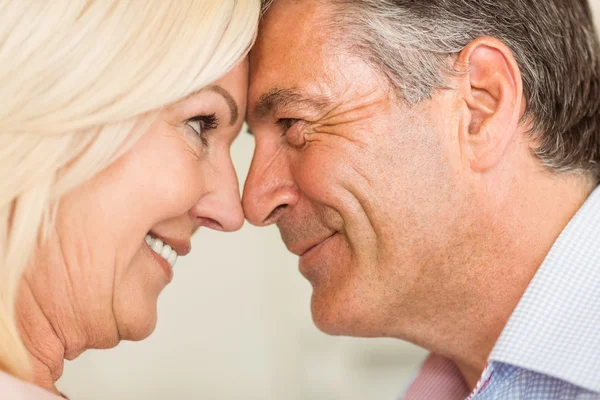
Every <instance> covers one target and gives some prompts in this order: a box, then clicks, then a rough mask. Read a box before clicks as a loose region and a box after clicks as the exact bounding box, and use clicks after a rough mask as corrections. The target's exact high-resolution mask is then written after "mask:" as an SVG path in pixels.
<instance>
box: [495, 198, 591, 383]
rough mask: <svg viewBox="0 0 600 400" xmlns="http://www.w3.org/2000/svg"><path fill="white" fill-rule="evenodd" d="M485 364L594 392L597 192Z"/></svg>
mask: <svg viewBox="0 0 600 400" xmlns="http://www.w3.org/2000/svg"><path fill="white" fill-rule="evenodd" d="M557 201H560V200H559V199H557ZM490 362H502V363H506V364H511V365H515V366H518V367H521V368H525V369H529V370H532V371H535V372H539V373H542V374H545V375H549V376H553V377H555V378H558V379H561V380H564V381H567V382H570V383H572V384H574V385H577V386H580V387H582V388H584V389H587V390H591V391H595V392H600V188H598V189H596V190H595V191H594V192H593V193H592V194H591V195H590V197H589V198H588V199H587V201H586V202H585V204H584V205H583V206H582V207H581V209H580V210H579V211H578V212H577V214H576V215H575V216H574V217H573V219H572V220H571V221H570V222H569V224H568V225H567V226H566V227H565V229H564V230H563V231H562V233H561V234H560V236H559V237H558V239H557V240H556V242H555V243H554V245H553V247H552V249H551V250H550V252H549V253H548V255H547V256H546V259H545V260H544V262H543V263H542V265H541V266H540V268H539V270H538V271H537V273H536V274H535V276H534V278H533V279H532V281H531V283H530V284H529V286H528V287H527V290H526V291H525V294H524V295H523V297H522V298H521V300H520V302H519V304H518V305H517V307H516V309H515V311H514V312H513V314H512V315H511V317H510V319H509V321H508V323H507V324H506V326H505V328H504V330H503V331H502V334H501V335H500V338H499V339H498V341H497V342H496V345H495V346H494V349H493V351H492V353H491V355H490Z"/></svg>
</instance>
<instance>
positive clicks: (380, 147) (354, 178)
mask: <svg viewBox="0 0 600 400" xmlns="http://www.w3.org/2000/svg"><path fill="white" fill-rule="evenodd" d="M261 28H262V30H261V32H260V35H259V39H258V42H257V44H256V47H255V48H254V49H253V51H252V53H251V77H250V78H251V87H250V92H249V114H248V121H249V124H250V126H251V128H252V131H253V133H254V135H255V137H256V152H255V156H254V160H253V164H252V166H251V170H250V173H249V176H248V181H247V183H246V187H245V193H244V199H243V202H244V209H245V213H246V216H247V218H248V220H249V221H250V222H252V223H253V224H255V225H268V224H274V223H275V224H277V225H278V227H279V229H280V231H281V236H282V239H283V241H284V242H285V244H286V246H287V247H288V249H289V250H290V251H292V252H294V253H295V254H297V255H299V256H300V262H299V264H300V271H301V273H302V274H303V275H304V276H305V277H306V278H307V279H308V280H309V281H310V282H311V284H312V286H313V296H312V313H313V319H314V321H315V323H316V325H317V326H318V327H319V328H320V329H321V330H323V331H324V332H326V333H329V334H333V335H350V336H362V337H395V338H400V339H404V340H408V341H411V342H413V343H415V344H417V345H419V346H422V347H424V348H426V349H428V350H430V351H431V353H432V355H431V356H430V357H429V358H428V360H427V361H426V362H425V364H424V365H423V367H422V369H421V372H420V374H419V376H418V377H417V379H416V380H415V381H414V382H413V384H412V386H411V387H410V388H409V390H408V392H407V393H406V397H405V398H407V399H428V400H431V399H464V398H465V397H467V396H468V395H469V393H472V396H473V397H472V398H474V399H500V398H502V399H504V398H509V399H598V398H600V394H599V393H600V189H599V190H597V191H594V190H595V188H596V187H597V185H598V182H599V180H600V64H599V58H598V54H599V46H598V42H597V39H596V36H595V32H594V27H593V24H592V22H591V12H590V9H589V5H588V4H587V1H586V0H495V1H479V0H421V1H406V0H336V1H319V0H275V1H274V3H273V4H272V6H271V7H270V9H269V10H268V12H267V13H266V15H265V17H264V20H263V22H262V27H261Z"/></svg>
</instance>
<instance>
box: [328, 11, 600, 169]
mask: <svg viewBox="0 0 600 400" xmlns="http://www.w3.org/2000/svg"><path fill="white" fill-rule="evenodd" d="M329 3H330V4H333V5H335V6H336V10H335V20H334V21H333V22H334V27H335V28H336V29H337V31H338V32H340V33H342V35H343V36H342V37H343V38H344V42H345V43H347V44H348V45H349V47H350V49H352V51H355V52H357V54H358V55H360V56H362V57H363V58H364V59H366V60H367V61H368V62H370V63H371V64H372V65H374V66H375V67H376V68H378V69H379V70H380V71H381V72H382V73H383V74H384V75H385V76H386V77H387V78H388V79H389V81H390V82H391V84H392V85H393V86H394V87H395V88H397V89H398V92H399V93H400V95H401V98H402V99H403V100H404V101H406V102H407V103H408V104H416V103H418V102H420V101H422V100H426V99H429V98H431V96H432V95H433V93H434V92H435V91H436V90H439V89H443V88H447V82H446V79H447V77H448V73H456V72H460V71H453V70H452V68H453V64H454V60H455V59H456V56H457V54H458V53H459V52H460V51H461V50H463V49H464V48H465V46H466V45H468V44H469V43H470V42H471V41H473V40H474V39H476V38H478V37H482V36H491V37H495V38H497V39H499V40H501V41H502V42H503V43H505V44H506V45H507V46H508V47H509V48H510V49H511V50H512V52H513V55H514V57H515V59H516V61H517V63H518V64H519V67H520V69H521V73H522V76H523V85H524V91H525V97H526V102H527V109H526V113H525V116H524V117H525V118H526V119H528V120H530V121H531V122H532V124H533V129H532V130H531V131H530V135H531V137H532V138H533V139H535V141H536V143H538V145H537V146H536V148H535V149H533V152H534V154H535V155H537V156H538V157H539V159H540V160H541V161H542V163H543V165H544V166H546V167H548V168H551V169H553V170H555V171H559V172H563V171H564V172H566V171H584V172H589V173H592V174H593V175H594V177H595V178H596V180H600V58H599V52H600V47H599V45H598V40H597V37H596V32H595V29H594V25H593V22H592V13H591V10H590V7H589V4H588V2H587V0H419V1H414V0H331V1H330V2H329Z"/></svg>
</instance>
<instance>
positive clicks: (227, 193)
mask: <svg viewBox="0 0 600 400" xmlns="http://www.w3.org/2000/svg"><path fill="white" fill-rule="evenodd" d="M207 175H208V174H207ZM206 184H207V185H208V186H209V187H210V188H212V190H209V191H208V192H206V193H205V194H203V195H202V196H201V197H200V199H199V200H198V202H196V204H195V205H194V206H193V207H192V209H191V210H190V217H191V218H192V220H193V222H194V224H195V225H196V226H197V227H200V226H206V227H208V228H211V229H215V230H218V231H224V232H233V231H237V230H239V229H240V228H241V227H242V225H243V224H244V212H243V210H242V202H241V199H240V187H239V183H238V180H237V175H236V173H235V169H234V168H233V164H232V163H231V160H230V159H229V160H228V161H227V162H226V163H223V164H221V165H220V166H218V167H215V169H214V170H213V171H212V173H211V174H210V175H209V176H207V182H206Z"/></svg>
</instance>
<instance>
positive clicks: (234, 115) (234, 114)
mask: <svg viewBox="0 0 600 400" xmlns="http://www.w3.org/2000/svg"><path fill="white" fill-rule="evenodd" d="M204 90H210V91H212V92H215V93H218V94H220V95H221V96H223V98H224V99H225V101H226V102H227V105H228V106H229V110H230V111H231V119H230V120H229V125H230V126H233V125H235V124H236V123H237V121H238V118H239V116H240V111H239V107H238V104H237V103H236V102H235V100H234V98H233V96H232V95H231V93H229V92H228V91H227V90H225V88H223V87H222V86H219V85H210V86H207V87H205V88H204V89H202V90H201V91H204Z"/></svg>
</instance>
